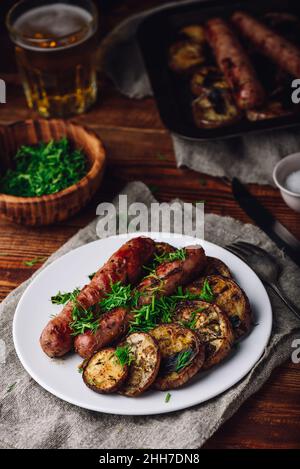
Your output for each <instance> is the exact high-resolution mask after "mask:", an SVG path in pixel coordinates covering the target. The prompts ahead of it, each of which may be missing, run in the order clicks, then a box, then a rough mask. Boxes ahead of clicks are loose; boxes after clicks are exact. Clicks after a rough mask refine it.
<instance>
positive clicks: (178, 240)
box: [13, 233, 272, 415]
mask: <svg viewBox="0 0 300 469" xmlns="http://www.w3.org/2000/svg"><path fill="white" fill-rule="evenodd" d="M141 234H144V235H146V236H151V237H152V238H154V239H156V240H162V241H167V242H168V241H169V242H170V244H173V245H174V246H176V247H182V246H188V245H190V244H197V243H198V244H201V245H202V246H203V247H204V249H205V251H206V253H207V255H209V256H214V257H218V258H219V259H221V260H223V261H224V262H225V263H226V264H227V265H228V266H229V268H230V270H231V271H232V273H233V275H234V277H235V279H236V280H237V282H238V283H239V285H240V286H241V287H242V288H243V289H244V290H245V291H246V293H247V295H248V297H249V300H250V303H251V307H252V309H253V312H254V318H255V323H256V324H257V325H256V326H255V327H253V329H252V331H251V333H250V334H249V335H248V336H247V337H246V338H245V339H244V340H242V341H241V342H240V344H239V346H238V347H237V348H236V349H235V350H234V351H233V352H232V353H231V355H230V356H229V357H228V358H227V359H226V360H225V361H224V362H222V363H221V364H220V365H218V366H217V367H215V368H213V369H212V370H210V371H207V372H205V373H202V374H201V373H200V374H199V375H198V376H197V377H196V378H195V379H194V381H193V382H191V383H189V384H188V385H187V386H186V387H185V388H182V389H178V390H173V391H171V399H170V401H169V402H168V403H166V402H165V396H166V393H165V392H160V391H149V392H147V393H145V394H144V395H142V396H140V397H137V398H126V397H124V396H119V395H101V394H97V393H95V392H93V391H91V390H90V389H88V388H87V387H86V386H85V385H84V384H83V381H82V377H81V374H80V373H78V371H77V366H78V365H79V364H80V362H81V359H80V357H79V356H78V355H75V354H72V355H68V356H67V357H65V358H63V359H50V358H48V357H47V356H46V355H45V354H44V353H43V351H42V350H41V348H40V345H39V337H40V334H41V331H42V329H43V328H44V326H45V325H46V323H47V322H48V320H49V317H50V315H52V314H56V313H58V312H59V310H60V308H61V307H60V306H56V305H52V304H51V302H50V297H51V296H52V295H54V294H56V293H57V292H58V291H59V290H61V291H71V290H73V289H74V288H75V287H76V286H83V285H84V284H85V283H87V282H88V274H90V273H92V272H95V271H96V270H97V269H98V268H99V267H100V266H101V265H102V264H103V263H104V262H105V261H106V260H107V259H108V257H109V256H110V255H111V254H112V253H113V252H114V251H116V250H117V249H118V248H119V247H120V246H121V245H122V244H123V243H124V242H126V241H127V240H128V239H130V238H132V237H135V236H137V235H141ZM271 328H272V310H271V305H270V301H269V298H268V295H267V292H266V290H265V288H264V286H263V285H262V283H261V281H260V280H259V278H258V277H257V276H256V274H255V273H254V272H253V271H252V270H251V269H250V268H249V267H248V266H247V265H246V264H245V263H244V262H242V261H241V260H240V259H239V258H237V257H236V256H234V255H233V254H231V253H230V252H228V251H226V250H225V249H223V248H221V247H219V246H216V245H215V244H212V243H209V242H207V241H203V240H199V239H196V238H192V237H189V236H183V237H182V236H180V237H174V235H170V238H169V239H168V238H166V234H164V236H162V234H159V233H152V234H151V233H150V234H149V233H138V234H137V233H135V234H129V235H126V237H124V235H123V236H122V237H118V236H114V237H111V238H106V239H103V240H98V241H94V242H92V243H89V244H86V245H85V246H82V247H80V248H78V249H75V250H73V251H71V252H69V253H68V254H66V255H65V256H63V257H61V258H60V259H58V260H56V261H55V262H53V263H52V264H51V265H49V267H47V268H46V269H45V270H43V271H42V272H41V273H40V274H39V275H38V276H37V277H36V278H35V279H34V280H33V282H32V283H31V284H30V285H29V287H28V288H27V289H26V291H25V292H24V294H23V296H22V298H21V300H20V302H19V304H18V307H17V310H16V313H15V317H14V321H13V337H14V344H15V348H16V351H17V354H18V356H19V358H20V360H21V362H22V364H23V366H24V368H25V369H26V371H27V372H28V373H29V374H30V375H31V376H32V378H33V379H34V380H35V381H37V382H38V383H39V384H40V385H41V386H42V387H43V388H45V389H47V391H49V392H51V393H52V394H54V395H55V396H57V397H59V398H60V399H63V400H65V401H67V402H70V403H72V404H75V405H77V406H80V407H83V408H86V409H91V410H95V411H99V412H106V413H111V414H123V415H146V414H160V413H164V412H171V411H175V410H179V409H184V408H187V407H190V406H193V405H195V404H199V403H201V402H204V401H207V400H208V399H211V398H212V397H215V396H217V395H218V394H220V393H222V392H224V391H225V390H226V389H228V388H230V387H231V386H233V385H234V384H235V383H237V382H238V381H239V380H241V379H242V378H243V377H244V376H245V375H246V374H247V373H248V372H249V371H250V370H251V368H252V367H253V366H254V364H255V363H256V362H257V360H258V359H259V358H260V356H261V355H262V353H263V351H264V348H265V346H266V345H267V342H268V340H269V337H270V333H271Z"/></svg>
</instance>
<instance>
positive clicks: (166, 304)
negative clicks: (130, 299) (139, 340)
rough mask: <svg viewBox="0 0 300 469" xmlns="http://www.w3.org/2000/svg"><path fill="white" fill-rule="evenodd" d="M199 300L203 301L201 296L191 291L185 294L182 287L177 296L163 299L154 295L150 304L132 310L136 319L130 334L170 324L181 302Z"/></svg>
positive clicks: (163, 297) (132, 323) (179, 288)
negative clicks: (161, 324)
mask: <svg viewBox="0 0 300 469" xmlns="http://www.w3.org/2000/svg"><path fill="white" fill-rule="evenodd" d="M199 299H200V300H201V299H202V297H201V294H199V295H197V294H193V293H191V292H189V291H186V292H183V289H182V287H178V289H177V292H176V294H175V295H170V296H162V297H161V298H158V297H157V296H156V295H153V297H152V302H151V303H150V304H148V305H144V306H142V307H141V308H136V309H133V310H132V312H133V313H134V319H133V321H132V322H131V326H130V332H134V331H143V332H147V331H149V330H150V329H153V328H154V327H155V326H156V325H157V324H158V323H170V322H172V318H173V314H174V312H175V310H176V306H177V304H178V303H179V302H181V301H185V300H199Z"/></svg>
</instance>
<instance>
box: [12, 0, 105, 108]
mask: <svg viewBox="0 0 300 469" xmlns="http://www.w3.org/2000/svg"><path fill="white" fill-rule="evenodd" d="M7 27H8V30H9V33H10V36H11V38H12V40H13V42H14V44H15V50H16V58H17V64H18V68H19V70H20V74H21V78H22V83H23V87H24V91H25V95H26V99H27V103H28V106H29V107H30V108H32V109H34V110H36V111H38V112H39V114H40V115H41V116H43V117H68V116H71V115H74V114H81V113H83V112H85V111H86V110H87V109H88V108H89V107H90V106H91V105H92V104H93V103H94V102H95V100H96V97H97V77H96V33H97V27H98V15H97V9H96V7H95V5H94V3H93V2H92V1H90V0H72V2H71V1H68V0H61V1H53V0H46V1H43V0H42V1H41V0H22V1H20V2H18V3H17V4H16V5H14V6H13V7H12V9H11V10H10V11H9V13H8V15H7Z"/></svg>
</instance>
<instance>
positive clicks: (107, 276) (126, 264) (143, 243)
mask: <svg viewBox="0 0 300 469" xmlns="http://www.w3.org/2000/svg"><path fill="white" fill-rule="evenodd" d="M154 247H155V244H154V241H153V240H152V239H150V238H146V237H142V236H140V237H138V238H133V239H132V240H130V241H128V242H127V243H125V244H124V245H123V246H122V247H121V248H120V249H119V250H118V251H117V252H116V253H115V254H113V255H112V256H111V257H110V259H109V260H108V261H107V262H106V263H105V264H104V266H103V267H102V268H101V269H99V270H98V272H97V273H96V274H95V276H94V277H93V279H92V281H91V282H90V283H89V284H88V285H86V286H85V287H83V289H82V290H81V292H80V293H79V295H78V296H77V300H76V301H77V304H78V305H80V307H82V308H85V309H86V308H89V307H91V306H94V305H95V304H97V303H98V302H99V301H100V300H101V299H102V298H103V297H104V296H105V294H106V293H108V292H109V291H110V289H111V285H112V284H113V283H116V282H122V283H125V284H126V283H131V284H135V283H136V282H137V280H138V279H139V277H140V275H141V272H142V267H143V265H144V264H145V263H146V262H147V261H148V260H149V259H150V258H151V257H152V255H153V252H154ZM73 308H74V304H73V302H72V301H70V302H68V303H67V304H66V306H65V307H64V308H63V310H62V311H61V312H60V313H59V314H58V315H57V316H56V317H55V318H53V319H51V321H49V323H48V324H47V326H46V327H45V329H44V330H43V332H42V335H41V337H40V344H41V347H42V349H43V351H44V352H45V353H46V354H47V355H48V356H49V357H61V356H63V355H65V354H66V353H67V352H69V351H70V350H71V349H72V347H73V336H72V330H71V327H70V325H71V323H72V321H73V318H72V313H73Z"/></svg>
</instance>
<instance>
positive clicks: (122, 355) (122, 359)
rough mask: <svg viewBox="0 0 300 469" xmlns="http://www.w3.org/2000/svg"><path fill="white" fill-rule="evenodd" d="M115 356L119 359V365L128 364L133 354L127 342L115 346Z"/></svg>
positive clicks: (132, 358)
mask: <svg viewBox="0 0 300 469" xmlns="http://www.w3.org/2000/svg"><path fill="white" fill-rule="evenodd" d="M115 356H116V357H117V359H118V360H119V363H120V365H121V366H125V365H127V366H129V365H130V364H131V363H132V361H133V360H134V356H133V353H132V351H131V347H130V345H129V344H125V345H123V346H119V347H117V348H116V350H115Z"/></svg>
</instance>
